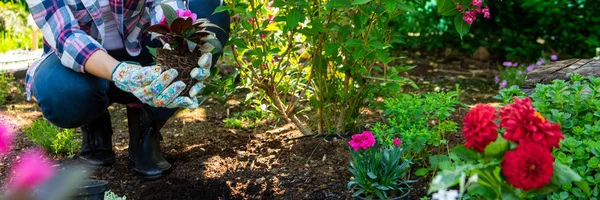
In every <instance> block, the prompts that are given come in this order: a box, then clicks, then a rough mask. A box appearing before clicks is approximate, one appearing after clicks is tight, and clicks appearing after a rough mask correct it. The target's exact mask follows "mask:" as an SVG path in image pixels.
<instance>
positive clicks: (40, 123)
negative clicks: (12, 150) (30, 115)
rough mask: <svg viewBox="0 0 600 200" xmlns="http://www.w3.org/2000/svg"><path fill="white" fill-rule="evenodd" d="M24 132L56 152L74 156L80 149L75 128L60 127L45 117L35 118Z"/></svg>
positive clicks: (40, 144)
mask: <svg viewBox="0 0 600 200" xmlns="http://www.w3.org/2000/svg"><path fill="white" fill-rule="evenodd" d="M24 132H25V134H27V138H29V139H30V140H31V141H32V142H33V143H34V144H35V145H38V146H41V147H43V148H44V149H46V151H48V152H50V153H54V154H60V153H67V154H68V155H69V156H72V155H74V154H75V152H77V151H78V150H79V145H80V144H81V142H80V141H79V139H78V138H77V137H76V133H75V129H62V128H58V127H56V126H54V125H53V124H51V123H49V122H48V121H46V120H45V119H38V120H35V121H34V122H33V124H32V125H31V126H30V127H27V128H25V130H24Z"/></svg>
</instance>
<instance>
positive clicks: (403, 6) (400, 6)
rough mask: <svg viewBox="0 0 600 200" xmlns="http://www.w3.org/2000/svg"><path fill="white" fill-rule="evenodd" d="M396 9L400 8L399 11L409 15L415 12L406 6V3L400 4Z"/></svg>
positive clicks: (411, 7) (412, 8) (409, 6)
mask: <svg viewBox="0 0 600 200" xmlns="http://www.w3.org/2000/svg"><path fill="white" fill-rule="evenodd" d="M398 7H399V8H400V10H403V11H404V12H410V13H416V12H417V11H416V10H415V8H414V7H413V6H411V5H408V4H406V2H402V3H400V5H399V6H398Z"/></svg>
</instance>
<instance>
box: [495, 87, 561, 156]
mask: <svg viewBox="0 0 600 200" xmlns="http://www.w3.org/2000/svg"><path fill="white" fill-rule="evenodd" d="M514 100H515V103H514V104H509V105H507V106H506V107H504V108H501V109H500V126H501V127H503V128H505V129H506V131H505V133H504V138H505V139H507V140H510V141H513V142H524V141H530V142H535V143H538V144H540V145H542V146H544V147H546V148H548V149H550V150H551V149H552V147H557V148H560V144H559V142H560V140H561V139H564V138H565V136H564V135H563V134H562V132H561V131H560V125H559V124H551V123H550V122H549V121H548V120H546V119H545V118H544V117H542V115H541V114H540V113H538V112H536V111H535V108H533V106H532V105H531V99H529V97H526V98H524V99H518V98H514Z"/></svg>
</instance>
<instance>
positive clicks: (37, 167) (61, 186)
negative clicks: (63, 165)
mask: <svg viewBox="0 0 600 200" xmlns="http://www.w3.org/2000/svg"><path fill="white" fill-rule="evenodd" d="M14 137H15V135H14V132H13V131H12V130H10V128H9V127H8V126H7V124H6V122H4V121H0V159H2V160H3V159H4V156H5V155H6V154H7V153H8V152H9V150H10V148H11V144H12V143H13V139H14ZM54 165H55V164H54V161H53V160H51V159H50V158H48V156H47V155H46V153H45V152H44V151H43V150H42V149H41V148H37V147H34V148H31V149H28V150H26V151H25V152H23V153H21V154H20V155H19V156H18V157H17V158H16V159H14V160H13V163H11V165H10V167H9V171H8V178H7V179H6V180H5V181H4V182H5V185H4V186H3V187H2V191H0V199H19V200H27V199H44V198H43V197H39V196H36V195H38V193H36V192H34V191H36V190H41V191H40V194H44V195H50V196H52V197H55V199H65V198H68V197H69V196H70V195H71V193H72V192H73V190H71V189H68V188H73V187H75V186H76V185H78V184H80V183H81V182H82V181H83V179H84V176H85V173H84V172H83V171H84V170H83V168H81V169H78V170H73V171H69V172H65V173H64V176H68V177H70V178H71V179H65V180H67V181H68V182H54V183H49V180H50V179H52V178H53V177H55V176H56V172H57V171H56V169H55V167H54ZM73 178H76V179H73ZM65 188H67V189H65Z"/></svg>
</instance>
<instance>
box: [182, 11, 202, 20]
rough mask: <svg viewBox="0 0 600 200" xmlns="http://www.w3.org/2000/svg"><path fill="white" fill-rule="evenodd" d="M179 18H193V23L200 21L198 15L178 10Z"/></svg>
mask: <svg viewBox="0 0 600 200" xmlns="http://www.w3.org/2000/svg"><path fill="white" fill-rule="evenodd" d="M177 17H181V18H188V17H190V18H192V22H195V21H196V19H198V16H197V15H196V13H193V12H192V11H190V10H177Z"/></svg>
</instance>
